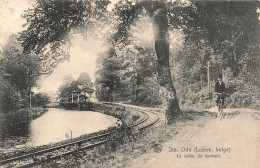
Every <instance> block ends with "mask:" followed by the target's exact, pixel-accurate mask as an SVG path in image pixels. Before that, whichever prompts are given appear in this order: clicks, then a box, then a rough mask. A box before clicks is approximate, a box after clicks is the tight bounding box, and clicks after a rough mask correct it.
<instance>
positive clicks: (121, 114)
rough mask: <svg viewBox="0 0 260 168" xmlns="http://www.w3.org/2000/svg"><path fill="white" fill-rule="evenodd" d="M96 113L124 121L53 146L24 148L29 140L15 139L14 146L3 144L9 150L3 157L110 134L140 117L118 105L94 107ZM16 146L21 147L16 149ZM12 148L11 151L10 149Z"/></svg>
mask: <svg viewBox="0 0 260 168" xmlns="http://www.w3.org/2000/svg"><path fill="white" fill-rule="evenodd" d="M94 109H95V110H94V111H95V112H99V113H103V114H106V115H110V116H114V117H116V118H118V119H120V120H121V121H122V123H121V122H116V123H117V124H118V125H117V126H115V127H109V128H108V129H107V130H104V131H98V132H94V133H92V134H86V135H82V136H80V137H78V138H73V139H67V140H65V141H60V142H57V143H52V144H47V145H43V146H38V147H26V146H22V144H24V143H26V141H27V139H18V140H16V139H14V140H13V142H11V143H12V145H9V144H10V143H9V144H3V146H8V148H9V149H8V150H7V149H6V148H5V149H3V150H2V151H1V153H2V156H3V157H4V158H9V157H11V156H13V155H15V156H16V155H20V154H25V153H29V152H30V151H38V150H42V149H47V148H49V147H54V146H59V145H61V144H66V143H69V142H74V141H77V140H80V139H84V138H89V137H92V136H96V135H99V134H102V133H106V132H109V131H111V130H114V129H118V128H119V127H118V126H120V125H122V127H124V126H125V125H130V124H132V123H133V122H134V121H136V120H138V118H139V115H138V114H137V113H136V112H133V111H131V110H128V109H125V108H124V107H121V106H118V105H110V104H95V105H94ZM15 145H21V146H18V147H16V146H15ZM10 148H11V149H10Z"/></svg>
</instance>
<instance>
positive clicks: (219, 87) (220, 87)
mask: <svg viewBox="0 0 260 168" xmlns="http://www.w3.org/2000/svg"><path fill="white" fill-rule="evenodd" d="M215 92H217V93H223V92H225V83H224V82H221V85H220V83H219V82H216V84H215Z"/></svg>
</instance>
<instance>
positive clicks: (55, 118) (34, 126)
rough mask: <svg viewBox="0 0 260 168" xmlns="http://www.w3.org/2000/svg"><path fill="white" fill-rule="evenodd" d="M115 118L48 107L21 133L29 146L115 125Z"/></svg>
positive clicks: (90, 112)
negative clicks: (46, 110)
mask: <svg viewBox="0 0 260 168" xmlns="http://www.w3.org/2000/svg"><path fill="white" fill-rule="evenodd" d="M116 121H117V119H116V118H114V117H112V116H108V115H105V114H101V113H97V112H93V111H74V110H64V109H58V108H49V110H48V112H46V113H45V114H43V115H42V116H41V117H39V118H37V119H35V120H33V121H31V122H30V124H29V126H28V127H27V128H24V129H28V130H27V131H24V132H23V133H24V134H25V135H23V136H26V137H27V138H26V139H27V144H26V145H29V146H39V145H45V144H49V143H55V142H58V141H62V140H66V139H70V138H71V136H72V138H76V137H79V136H80V135H83V134H90V133H93V132H97V131H99V130H105V129H107V128H108V127H112V126H116Z"/></svg>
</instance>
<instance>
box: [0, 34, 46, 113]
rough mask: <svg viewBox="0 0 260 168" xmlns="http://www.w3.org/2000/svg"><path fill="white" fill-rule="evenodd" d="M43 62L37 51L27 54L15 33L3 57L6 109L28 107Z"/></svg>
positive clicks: (3, 100) (3, 104)
mask: <svg viewBox="0 0 260 168" xmlns="http://www.w3.org/2000/svg"><path fill="white" fill-rule="evenodd" d="M41 72H42V71H41V62H40V60H39V57H38V55H36V54H35V53H31V54H25V53H23V49H22V47H21V45H20V43H19V42H18V41H17V40H16V36H15V35H13V36H11V37H10V38H9V41H8V43H7V45H6V46H4V48H3V54H2V58H1V80H2V81H3V82H1V95H0V97H1V100H2V102H1V105H2V106H3V107H2V108H3V110H4V111H10V110H12V109H14V110H17V109H19V108H25V107H28V106H29V104H30V96H29V95H30V92H31V89H32V87H34V86H36V85H37V80H38V79H39V77H40V75H41Z"/></svg>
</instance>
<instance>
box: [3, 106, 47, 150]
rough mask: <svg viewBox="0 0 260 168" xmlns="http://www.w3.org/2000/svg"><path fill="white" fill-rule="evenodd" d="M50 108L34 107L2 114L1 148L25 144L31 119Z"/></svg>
mask: <svg viewBox="0 0 260 168" xmlns="http://www.w3.org/2000/svg"><path fill="white" fill-rule="evenodd" d="M47 111H48V109H46V108H43V107H32V108H30V109H29V108H28V109H21V110H18V111H12V112H9V113H7V114H3V113H1V114H0V127H1V131H0V148H1V149H9V148H12V147H14V146H17V145H23V144H25V143H26V142H27V140H28V138H27V137H25V136H24V135H25V134H26V131H27V129H28V127H29V126H28V125H29V123H30V121H31V120H35V119H36V118H38V117H40V116H42V115H43V114H44V113H46V112H47Z"/></svg>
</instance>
